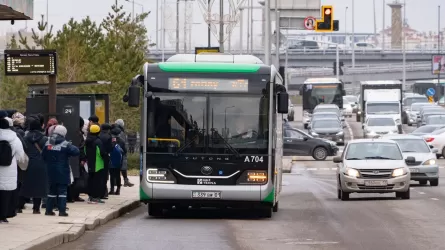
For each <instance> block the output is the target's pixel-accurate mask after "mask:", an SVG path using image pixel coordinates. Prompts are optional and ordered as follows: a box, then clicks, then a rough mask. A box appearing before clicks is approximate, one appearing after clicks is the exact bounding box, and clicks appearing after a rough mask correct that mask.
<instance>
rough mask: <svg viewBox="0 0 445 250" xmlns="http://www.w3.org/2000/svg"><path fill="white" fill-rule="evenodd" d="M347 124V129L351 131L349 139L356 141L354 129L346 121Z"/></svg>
mask: <svg viewBox="0 0 445 250" xmlns="http://www.w3.org/2000/svg"><path fill="white" fill-rule="evenodd" d="M345 123H346V127H347V128H348V131H349V137H350V138H351V140H354V134H353V133H352V128H351V126H350V125H349V122H348V121H347V120H346V119H345Z"/></svg>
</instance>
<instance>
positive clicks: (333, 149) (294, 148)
mask: <svg viewBox="0 0 445 250" xmlns="http://www.w3.org/2000/svg"><path fill="white" fill-rule="evenodd" d="M337 152H338V147H337V146H336V144H335V142H333V141H329V140H325V139H321V138H314V137H313V136H310V135H309V134H307V133H305V132H303V131H301V130H299V129H295V128H291V127H290V126H283V155H284V156H312V157H313V158H314V159H315V160H317V161H324V160H325V159H326V157H328V156H335V155H337Z"/></svg>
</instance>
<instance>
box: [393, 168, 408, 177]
mask: <svg viewBox="0 0 445 250" xmlns="http://www.w3.org/2000/svg"><path fill="white" fill-rule="evenodd" d="M406 173H407V172H406V170H405V169H404V168H396V169H394V170H393V171H392V177H399V176H402V175H406Z"/></svg>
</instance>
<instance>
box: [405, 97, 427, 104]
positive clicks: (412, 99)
mask: <svg viewBox="0 0 445 250" xmlns="http://www.w3.org/2000/svg"><path fill="white" fill-rule="evenodd" d="M419 102H421V103H428V98H426V97H425V96H419V97H408V98H406V99H405V100H404V101H403V105H405V106H406V107H407V106H409V105H411V104H413V103H419Z"/></svg>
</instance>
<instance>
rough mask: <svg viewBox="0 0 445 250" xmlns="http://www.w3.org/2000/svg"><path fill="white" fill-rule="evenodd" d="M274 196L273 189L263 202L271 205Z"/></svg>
mask: <svg viewBox="0 0 445 250" xmlns="http://www.w3.org/2000/svg"><path fill="white" fill-rule="evenodd" d="M274 196H275V188H272V191H270V193H269V195H267V196H266V198H264V200H263V201H264V202H270V203H273V198H274Z"/></svg>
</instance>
